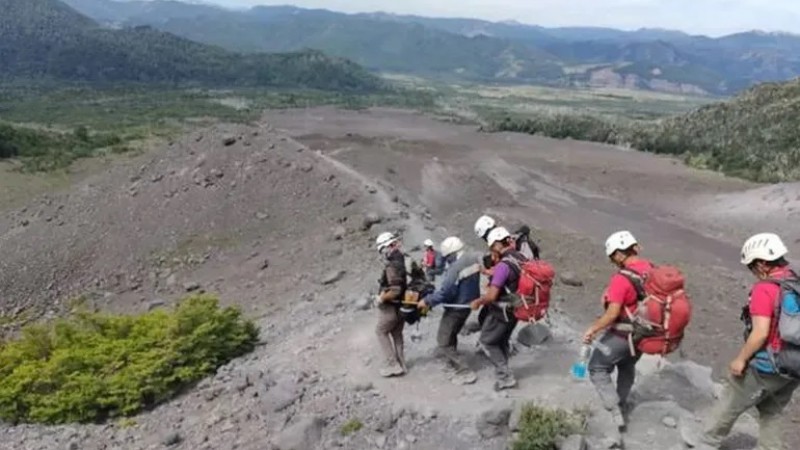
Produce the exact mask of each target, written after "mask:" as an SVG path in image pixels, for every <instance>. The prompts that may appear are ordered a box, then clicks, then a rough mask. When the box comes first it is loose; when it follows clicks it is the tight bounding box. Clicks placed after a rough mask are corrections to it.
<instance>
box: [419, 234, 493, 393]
mask: <svg viewBox="0 0 800 450" xmlns="http://www.w3.org/2000/svg"><path fill="white" fill-rule="evenodd" d="M441 253H442V256H443V257H444V258H445V260H446V261H447V270H446V271H445V273H444V277H443V279H442V283H441V285H440V286H439V288H438V289H437V290H436V292H434V293H433V295H431V296H430V297H429V298H428V299H427V300H425V301H423V302H420V304H419V307H420V308H426V307H431V308H433V307H435V306H438V305H442V304H444V313H443V314H442V319H441V321H440V322H439V331H438V333H437V335H436V341H437V345H438V348H437V351H436V353H437V356H438V357H440V358H441V359H444V360H445V362H446V363H447V364H448V365H449V366H450V367H452V368H453V369H454V370H455V374H454V376H453V378H452V382H453V383H455V384H471V383H474V382H475V381H476V380H477V379H478V378H477V376H476V375H475V372H473V371H472V370H470V368H469V366H468V365H467V364H466V362H465V361H464V360H463V359H462V358H461V357H460V356H459V355H458V351H457V346H458V333H459V332H461V329H462V328H464V324H465V323H466V322H467V319H468V318H469V315H470V313H471V310H470V303H471V302H472V301H473V300H475V299H477V298H479V297H480V295H481V288H480V257H479V256H478V255H477V254H466V253H465V252H464V242H462V241H461V239H459V238H458V237H455V236H451V237H449V238H447V239H445V240H444V241H442V245H441Z"/></svg>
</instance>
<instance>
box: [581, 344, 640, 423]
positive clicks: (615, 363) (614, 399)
mask: <svg viewBox="0 0 800 450" xmlns="http://www.w3.org/2000/svg"><path fill="white" fill-rule="evenodd" d="M600 342H601V343H602V344H605V345H606V346H608V348H609V350H610V352H609V353H610V354H609V355H604V354H603V353H602V352H601V351H600V350H594V351H593V352H592V357H591V358H590V359H589V378H590V379H591V380H592V384H593V385H594V387H595V389H596V390H597V393H598V394H599V395H600V401H602V403H603V407H604V408H605V409H606V410H608V411H612V412H614V411H617V412H620V413H621V412H622V411H621V409H620V408H621V406H622V405H624V404H625V402H626V401H627V400H628V395H629V394H630V393H631V388H633V382H634V380H635V379H636V363H637V362H638V361H639V358H640V357H641V355H639V354H637V355H636V356H633V355H631V349H630V347H629V346H628V338H627V337H623V336H620V335H619V334H615V333H614V332H611V331H609V332H607V333H606V334H604V335H603V336H602V337H601V338H600ZM614 369H617V386H616V387H615V386H614V382H613V381H612V380H611V372H613V371H614Z"/></svg>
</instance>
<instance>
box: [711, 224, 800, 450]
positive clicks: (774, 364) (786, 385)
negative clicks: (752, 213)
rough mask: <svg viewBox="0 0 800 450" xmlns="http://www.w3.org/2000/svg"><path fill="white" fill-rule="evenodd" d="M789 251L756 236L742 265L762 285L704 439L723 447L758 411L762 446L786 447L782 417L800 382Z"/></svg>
mask: <svg viewBox="0 0 800 450" xmlns="http://www.w3.org/2000/svg"><path fill="white" fill-rule="evenodd" d="M788 252H789V251H788V249H787V248H786V246H785V245H784V243H783V241H782V240H781V238H780V237H779V236H778V235H776V234H773V233H761V234H757V235H755V236H752V237H751V238H750V239H748V240H747V241H745V243H744V245H743V246H742V252H741V263H742V264H744V265H745V266H747V268H748V269H749V270H750V272H751V273H752V274H753V275H754V276H755V277H756V279H757V281H756V282H755V284H753V287H752V289H751V291H750V299H749V302H748V304H747V306H745V307H744V308H743V309H742V321H743V322H744V326H745V339H746V342H745V343H744V345H743V346H742V348H741V349H740V350H739V354H738V355H737V356H736V358H734V360H733V361H731V363H730V365H729V368H728V370H729V372H730V377H729V378H730V380H729V383H728V385H727V386H726V389H725V392H724V393H723V395H722V396H721V397H720V400H719V403H718V405H717V408H716V411H715V413H714V414H713V415H712V416H711V420H710V421H709V423H708V425H707V427H706V430H705V433H704V434H703V436H702V438H701V439H700V441H701V442H703V443H704V444H707V445H710V446H712V447H714V448H719V445H720V443H721V442H722V440H723V439H724V438H725V437H726V436H727V435H728V433H730V431H731V428H732V427H733V425H734V423H735V422H736V420H737V419H738V418H739V416H741V415H742V413H744V412H745V411H747V410H748V409H750V408H752V407H755V408H756V409H757V410H758V413H759V414H758V423H759V433H758V436H759V437H758V448H759V449H765V450H778V449H783V448H785V447H784V446H783V442H782V440H781V429H780V428H781V427H780V418H781V416H782V415H783V411H784V410H785V408H786V405H787V404H789V402H790V401H791V399H792V395H793V394H794V391H795V390H796V389H797V387H798V384H800V316H798V313H800V305H799V304H798V292H797V290H800V281H798V276H797V275H796V274H795V272H794V271H793V270H792V269H791V267H790V265H789V262H788V261H787V260H786V258H785V257H786V255H787V254H788Z"/></svg>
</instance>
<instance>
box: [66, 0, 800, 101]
mask: <svg viewBox="0 0 800 450" xmlns="http://www.w3.org/2000/svg"><path fill="white" fill-rule="evenodd" d="M66 1H67V2H68V3H70V4H72V5H73V6H75V7H76V8H77V9H79V10H81V11H83V12H85V13H86V14H88V15H90V16H92V17H94V18H95V19H97V20H99V21H102V22H106V23H116V24H129V25H142V24H146V25H152V26H153V27H156V28H158V29H160V30H163V31H168V32H171V33H175V34H177V35H180V36H184V37H187V38H189V39H193V40H197V41H199V42H205V43H209V44H215V45H220V46H222V47H225V48H227V49H230V50H236V51H247V52H253V51H296V50H300V49H303V48H315V49H319V50H322V51H325V52H326V53H329V54H331V55H337V56H341V57H346V58H350V59H352V60H354V61H357V62H359V63H361V64H363V65H365V66H367V67H369V68H372V69H378V70H382V71H391V72H401V73H407V74H422V75H426V76H430V75H436V76H440V77H445V78H450V79H452V78H460V79H471V80H479V81H506V82H535V83H538V84H548V85H559V86H569V85H586V84H592V85H602V86H610V87H621V86H628V87H630V86H631V85H632V86H634V87H638V88H641V89H648V90H660V91H670V92H691V93H698V92H707V93H711V94H730V93H734V92H738V91H740V90H742V89H745V88H747V87H749V86H752V85H753V84H756V83H759V82H764V81H781V80H786V79H789V78H791V77H794V76H797V75H800V37H798V36H793V35H788V34H779V33H775V34H770V33H759V32H747V33H739V34H734V35H730V36H724V37H720V38H708V37H704V36H690V35H687V34H685V33H681V32H677V31H670V30H651V29H641V30H637V31H632V32H626V31H620V30H613V29H606V28H581V27H570V28H554V29H548V28H543V27H538V26H530V25H524V24H519V23H492V22H487V21H482V20H473V19H438V18H436V19H434V18H425V17H417V16H398V15H393V14H382V13H377V14H356V15H347V14H340V13H334V12H331V11H326V10H308V9H300V8H295V7H285V6H274V7H266V6H260V7H255V8H252V9H250V10H247V11H230V10H224V9H222V8H218V7H211V6H206V5H196V4H188V3H180V2H176V1H164V0H156V1H153V2H143V1H133V2H124V3H122V2H114V1H110V0H66ZM232 29H235V30H236V33H231V32H230V30H232ZM623 77H625V78H627V79H623Z"/></svg>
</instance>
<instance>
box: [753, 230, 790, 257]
mask: <svg viewBox="0 0 800 450" xmlns="http://www.w3.org/2000/svg"><path fill="white" fill-rule="evenodd" d="M787 253H789V249H787V248H786V246H785V245H784V244H783V241H782V240H781V238H780V237H778V235H777V234H774V233H759V234H756V235H755V236H752V237H751V238H750V239H748V240H746V241H745V243H744V245H743V246H742V264H744V265H749V264H750V263H752V262H753V261H755V260H757V259H761V260H764V261H775V260H778V259H780V258H783V257H784V256H786V254H787Z"/></svg>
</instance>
